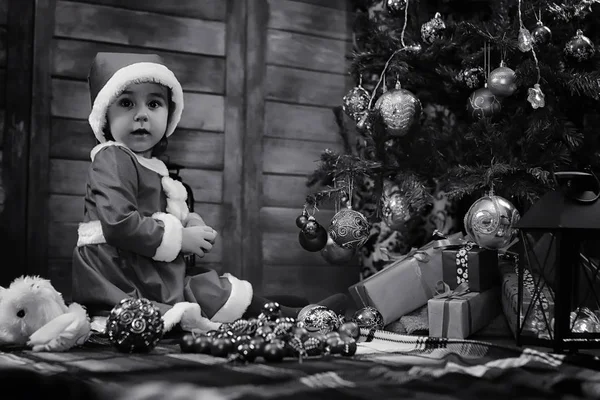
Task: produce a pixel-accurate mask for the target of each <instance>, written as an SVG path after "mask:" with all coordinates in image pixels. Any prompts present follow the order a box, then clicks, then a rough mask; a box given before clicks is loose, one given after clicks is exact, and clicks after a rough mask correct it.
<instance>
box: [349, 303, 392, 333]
mask: <svg viewBox="0 0 600 400" xmlns="http://www.w3.org/2000/svg"><path fill="white" fill-rule="evenodd" d="M352 322H355V323H356V325H358V327H359V328H367V329H378V330H381V329H383V326H384V325H383V315H381V313H380V312H379V310H378V309H376V308H375V307H364V308H361V309H360V310H357V311H356V312H355V313H354V316H353V317H352Z"/></svg>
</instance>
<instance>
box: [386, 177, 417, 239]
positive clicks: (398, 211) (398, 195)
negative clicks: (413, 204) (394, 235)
mask: <svg viewBox="0 0 600 400" xmlns="http://www.w3.org/2000/svg"><path fill="white" fill-rule="evenodd" d="M381 215H382V220H383V222H385V224H386V225H387V226H388V227H389V228H390V229H392V230H395V231H402V230H404V229H405V228H406V226H407V222H408V221H410V219H411V218H412V215H411V210H410V204H409V202H408V199H407V198H406V196H404V194H403V193H402V191H401V190H400V188H399V187H398V185H397V184H395V183H394V182H392V181H389V180H386V181H384V183H383V191H382V194H381Z"/></svg>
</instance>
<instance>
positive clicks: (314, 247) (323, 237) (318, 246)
mask: <svg viewBox="0 0 600 400" xmlns="http://www.w3.org/2000/svg"><path fill="white" fill-rule="evenodd" d="M304 228H306V227H304ZM313 234H314V237H311V238H309V237H307V236H306V234H305V233H304V229H303V230H301V231H300V232H298V241H299V242H300V246H302V248H303V249H304V250H306V251H310V252H317V251H321V250H322V249H323V247H325V244H327V231H326V230H325V228H323V226H321V224H318V226H317V228H316V232H315V233H313Z"/></svg>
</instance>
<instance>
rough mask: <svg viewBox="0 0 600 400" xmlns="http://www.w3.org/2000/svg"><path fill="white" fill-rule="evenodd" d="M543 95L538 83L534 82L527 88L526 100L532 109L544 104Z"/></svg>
mask: <svg viewBox="0 0 600 400" xmlns="http://www.w3.org/2000/svg"><path fill="white" fill-rule="evenodd" d="M545 97H546V96H544V93H543V92H542V89H541V88H540V84H539V83H536V84H535V85H533V87H532V88H529V89H527V101H528V102H530V103H531V107H533V109H537V108H542V107H544V106H545V105H546V101H545V100H544V98H545Z"/></svg>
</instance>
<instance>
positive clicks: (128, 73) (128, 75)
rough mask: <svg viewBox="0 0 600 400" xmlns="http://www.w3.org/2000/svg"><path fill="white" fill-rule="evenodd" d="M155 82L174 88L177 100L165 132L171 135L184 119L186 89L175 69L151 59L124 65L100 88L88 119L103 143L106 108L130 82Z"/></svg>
mask: <svg viewBox="0 0 600 400" xmlns="http://www.w3.org/2000/svg"><path fill="white" fill-rule="evenodd" d="M141 82H155V83H160V84H162V85H164V86H167V87H168V88H169V89H171V99H172V101H173V103H175V109H174V110H173V112H172V114H171V119H170V121H169V125H168V126H167V131H166V135H167V136H170V135H171V134H172V133H173V132H174V131H175V128H176V127H177V124H178V123H179V120H181V113H182V111H183V89H182V88H181V84H180V83H179V81H178V80H177V78H176V77H175V75H174V74H173V72H172V71H171V70H170V69H168V68H167V67H165V66H164V65H162V64H157V63H152V62H139V63H135V64H131V65H128V66H126V67H123V68H121V69H120V70H118V71H117V72H115V73H114V75H113V76H112V77H111V78H110V79H109V80H108V82H106V84H105V85H104V87H103V88H102V89H101V90H100V92H98V95H97V96H96V99H95V100H94V104H93V106H92V112H91V113H90V116H89V117H88V122H89V123H90V126H91V127H92V130H93V131H94V135H95V136H96V138H97V139H98V141H99V142H100V143H104V142H106V138H105V137H104V132H103V131H102V129H103V128H104V125H105V124H106V111H107V110H108V107H109V106H110V104H111V103H112V102H113V101H114V100H115V99H116V98H117V97H118V96H119V95H120V94H121V93H122V92H123V90H125V89H126V88H127V86H129V85H130V84H131V83H141Z"/></svg>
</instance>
